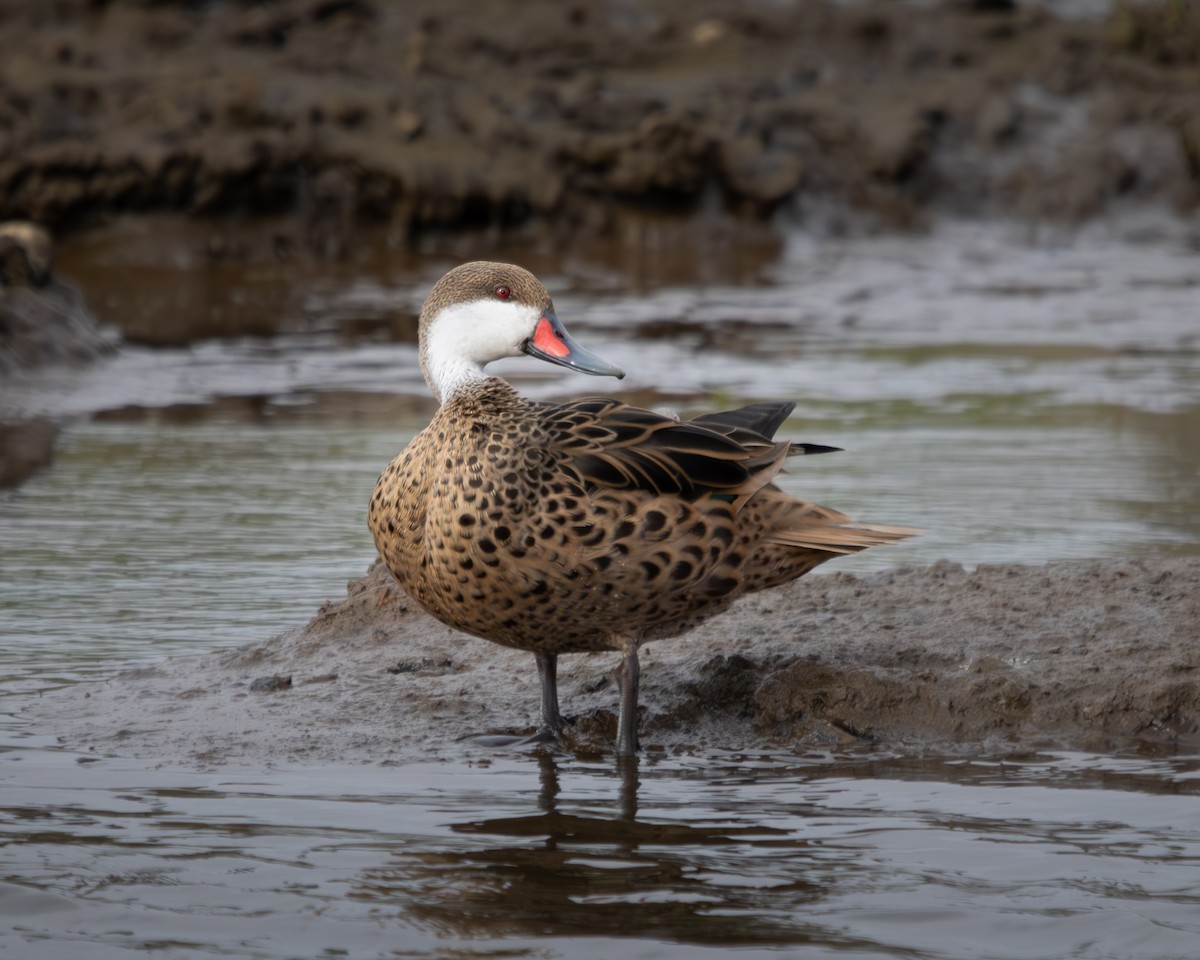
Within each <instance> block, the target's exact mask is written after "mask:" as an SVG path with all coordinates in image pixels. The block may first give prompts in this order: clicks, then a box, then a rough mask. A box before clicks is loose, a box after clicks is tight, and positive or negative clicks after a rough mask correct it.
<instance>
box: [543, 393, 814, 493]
mask: <svg viewBox="0 0 1200 960" xmlns="http://www.w3.org/2000/svg"><path fill="white" fill-rule="evenodd" d="M792 406H793V404H791V403H760V404H754V405H752V406H749V407H743V408H741V409H740V410H730V411H725V412H723V413H715V414H707V415H705V416H703V417H697V418H696V419H695V420H684V421H679V420H676V419H674V418H673V417H669V416H665V415H663V414H660V413H654V412H653V411H650V410H643V409H639V408H637V407H631V406H629V405H628V404H625V403H622V402H621V401H619V400H611V399H605V398H598V397H597V398H593V397H588V398H585V399H582V400H575V401H571V402H568V403H562V404H546V403H541V404H538V408H539V411H538V412H539V415H540V419H541V422H542V424H543V426H544V427H545V428H546V429H547V430H548V432H549V434H550V442H551V445H552V446H554V447H556V448H557V449H559V450H560V451H562V453H563V454H565V455H566V457H567V461H568V463H569V465H570V466H571V467H573V468H574V469H575V471H576V472H577V473H578V474H579V476H580V478H581V479H582V480H583V481H584V482H585V483H587V484H588V485H590V486H592V487H606V488H609V489H621V490H626V489H637V490H648V491H651V492H653V493H658V494H678V495H680V496H684V497H687V498H689V499H694V498H697V497H701V496H704V495H705V494H709V493H716V494H723V495H733V496H735V497H737V498H738V499H744V498H746V497H747V496H749V495H750V494H752V493H753V492H755V491H757V490H759V489H761V488H762V487H763V486H764V485H766V484H767V483H769V482H770V480H771V478H772V477H773V476H774V475H775V474H776V473H777V472H778V470H779V466H780V464H781V463H782V460H783V458H784V457H785V456H787V454H788V453H789V451H790V449H791V447H792V444H789V443H788V442H787V441H783V442H774V441H772V440H771V439H769V438H770V435H771V434H773V433H774V432H775V430H776V429H778V427H779V424H780V423H782V422H783V420H784V419H786V417H787V415H788V413H789V412H790V411H791V409H792Z"/></svg>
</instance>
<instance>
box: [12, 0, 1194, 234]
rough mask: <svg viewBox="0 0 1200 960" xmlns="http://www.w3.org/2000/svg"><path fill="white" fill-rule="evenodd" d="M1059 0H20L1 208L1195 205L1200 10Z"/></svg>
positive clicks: (378, 215)
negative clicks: (1056, 5)
mask: <svg viewBox="0 0 1200 960" xmlns="http://www.w3.org/2000/svg"><path fill="white" fill-rule="evenodd" d="M1142 6H1145V7H1148V8H1149V11H1148V12H1143V11H1142V10H1141V7H1142ZM1051 7H1052V5H1050V4H1040V5H1036V6H1035V5H1032V4H1028V3H1021V2H1016V0H1014V2H945V3H938V4H907V3H896V2H891V0H888V2H855V3H833V2H811V3H797V4H767V3H762V4H744V3H740V2H733V0H717V2H710V3H705V4H700V5H697V4H693V3H689V2H685V0H654V2H651V3H636V4H630V3H588V2H577V3H570V4H562V3H557V2H553V0H535V2H527V3H521V4H506V3H496V2H493V0H436V2H434V0H418V2H413V3H404V4H394V3H383V2H379V0H275V2H272V3H266V4H260V3H253V4H251V3H241V2H232V3H217V2H199V3H187V4H162V3H138V2H122V0H114V2H95V0H62V2H58V3H55V4H53V5H45V4H28V3H5V4H3V6H2V7H0V23H2V25H3V29H2V30H0V64H3V67H2V68H0V216H8V217H12V216H19V217H29V218H34V219H37V220H39V221H40V222H43V223H46V224H50V225H54V226H63V227H66V226H69V225H72V224H77V223H80V222H89V221H94V220H95V219H96V218H97V217H100V218H103V217H105V216H107V215H109V214H112V213H122V212H127V211H130V210H176V211H178V210H182V211H189V212H191V213H195V214H223V213H235V214H238V215H243V214H249V215H252V216H257V215H263V214H266V213H278V212H292V213H295V214H297V215H298V219H297V221H296V230H295V234H294V238H293V239H294V240H295V241H296V242H297V243H300V244H303V245H305V246H307V247H308V248H310V249H312V250H313V251H315V252H317V253H320V254H331V255H336V254H338V253H340V252H343V251H344V250H345V249H346V248H347V247H348V246H349V245H351V244H352V228H353V225H354V223H355V222H356V221H358V220H372V221H384V222H387V223H391V224H394V225H395V226H396V227H398V228H400V229H401V230H405V231H411V230H415V229H420V228H424V227H429V226H437V225H447V226H455V227H458V226H463V225H468V224H491V225H499V226H512V225H514V224H518V223H522V222H527V221H529V220H530V219H531V218H537V219H542V220H544V219H545V218H553V219H555V220H557V221H559V222H562V223H565V224H568V225H569V227H570V231H571V234H572V235H574V236H578V235H586V234H589V233H595V232H597V231H602V230H603V229H604V228H605V224H606V222H607V219H608V211H609V210H611V208H612V205H613V204H614V202H615V203H618V204H619V203H636V204H647V203H649V204H653V205H656V206H666V207H668V208H671V209H680V210H683V211H690V212H695V211H700V210H711V209H712V208H713V207H714V206H723V207H725V208H726V209H728V210H731V211H733V212H735V213H737V214H740V215H749V216H752V217H754V216H763V215H766V214H769V213H771V212H772V211H774V210H776V209H778V208H780V207H781V206H785V205H787V206H789V207H790V208H791V209H792V210H793V211H794V212H795V213H796V214H797V215H798V216H799V217H800V218H801V219H806V220H809V221H813V220H825V219H828V218H832V220H833V222H834V223H836V222H838V221H839V219H840V218H841V217H842V216H843V214H845V213H848V212H849V213H853V214H856V215H859V216H860V217H861V215H866V218H867V220H868V221H875V222H879V223H883V224H887V225H902V226H903V225H909V224H912V223H914V222H917V221H919V220H920V219H921V217H922V216H923V214H924V213H925V212H927V211H929V210H946V211H952V212H957V213H973V214H987V213H1003V214H1004V215H1013V214H1016V215H1019V216H1025V217H1029V218H1033V219H1037V220H1042V219H1050V220H1055V221H1063V220H1066V221H1077V220H1081V219H1085V218H1088V217H1091V216H1094V215H1096V214H1099V213H1102V212H1105V211H1108V210H1110V209H1111V208H1112V206H1113V205H1114V204H1115V203H1118V202H1122V201H1127V200H1136V201H1145V202H1152V203H1156V204H1160V205H1163V206H1167V207H1172V208H1180V207H1182V208H1186V209H1190V208H1191V207H1193V206H1194V205H1195V203H1196V200H1197V193H1198V191H1197V183H1198V179H1200V147H1198V146H1197V145H1198V144H1200V105H1198V101H1197V99H1196V97H1195V90H1196V88H1197V81H1198V76H1200V74H1198V69H1200V66H1198V64H1200V53H1198V51H1197V44H1196V43H1195V42H1194V36H1195V31H1196V24H1197V20H1196V18H1195V17H1193V11H1192V8H1189V7H1188V6H1187V5H1179V4H1172V3H1161V4H1154V3H1152V4H1148V5H1138V7H1134V8H1121V7H1115V8H1114V9H1117V10H1118V12H1116V13H1114V14H1112V15H1110V16H1100V17H1093V18H1082V19H1079V18H1077V19H1070V20H1060V19H1057V18H1056V17H1054V16H1053V15H1051V14H1050V13H1049V12H1047V10H1048V9H1050V8H1051ZM1189 38H1192V39H1189Z"/></svg>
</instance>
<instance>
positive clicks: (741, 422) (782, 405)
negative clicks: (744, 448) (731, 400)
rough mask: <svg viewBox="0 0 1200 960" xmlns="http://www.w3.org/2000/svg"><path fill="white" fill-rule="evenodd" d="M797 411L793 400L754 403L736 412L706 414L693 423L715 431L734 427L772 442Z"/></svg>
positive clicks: (739, 408) (723, 411)
mask: <svg viewBox="0 0 1200 960" xmlns="http://www.w3.org/2000/svg"><path fill="white" fill-rule="evenodd" d="M795 409H796V404H795V403H793V402H792V401H791V400H776V401H774V402H773V403H752V404H750V405H749V406H747V407H738V409H736V410H720V411H718V412H717V413H706V414H704V415H703V416H699V417H696V418H694V419H693V420H692V423H699V424H703V425H704V426H706V427H712V428H713V429H714V430H722V432H724V431H723V428H725V427H734V428H739V429H742V430H749V431H750V432H751V433H756V434H758V435H759V437H762V438H765V439H767V440H770V439H771V438H772V437H773V436H775V431H776V430H778V429H779V428H780V426H782V425H783V421H784V420H786V419H787V418H788V416H789V414H791V412H792V411H793V410H795Z"/></svg>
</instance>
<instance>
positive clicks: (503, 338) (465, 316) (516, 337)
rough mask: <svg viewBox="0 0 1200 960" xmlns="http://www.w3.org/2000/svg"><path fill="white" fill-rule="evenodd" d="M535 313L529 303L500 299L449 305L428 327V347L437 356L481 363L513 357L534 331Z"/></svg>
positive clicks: (519, 351) (537, 314)
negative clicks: (504, 301)
mask: <svg viewBox="0 0 1200 960" xmlns="http://www.w3.org/2000/svg"><path fill="white" fill-rule="evenodd" d="M538 316H539V313H538V311H537V310H534V309H533V308H532V307H527V306H524V305H520V304H515V303H502V302H501V301H499V300H476V301H474V302H472V303H463V304H458V305H457V306H453V307H448V308H447V309H445V310H443V311H442V312H441V314H439V316H438V318H437V321H436V322H435V323H434V325H433V328H432V329H431V330H430V331H429V350H430V353H431V354H434V355H437V356H439V357H445V358H449V357H454V356H457V357H460V358H462V359H464V360H468V361H470V362H472V363H476V364H479V365H480V366H483V365H484V364H486V363H490V362H491V361H493V360H499V359H501V358H502V357H515V356H518V355H519V354H520V353H521V347H522V346H523V345H524V343H525V341H526V340H528V339H529V338H530V337H531V336H532V335H533V330H534V327H536V326H537V320H538Z"/></svg>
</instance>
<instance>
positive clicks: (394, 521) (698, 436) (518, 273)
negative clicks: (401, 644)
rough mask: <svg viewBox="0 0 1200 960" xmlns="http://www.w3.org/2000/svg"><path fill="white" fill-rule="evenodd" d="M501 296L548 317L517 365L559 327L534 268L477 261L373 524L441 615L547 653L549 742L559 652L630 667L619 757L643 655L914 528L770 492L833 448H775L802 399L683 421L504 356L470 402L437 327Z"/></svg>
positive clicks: (426, 344)
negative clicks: (518, 376) (787, 471)
mask: <svg viewBox="0 0 1200 960" xmlns="http://www.w3.org/2000/svg"><path fill="white" fill-rule="evenodd" d="M497 289H500V290H501V291H502V292H503V291H510V294H509V297H510V298H511V299H510V305H511V306H512V308H513V310H514V311H517V310H518V309H519V308H520V306H521V305H522V304H524V305H532V307H533V310H532V311H531V313H530V316H532V317H533V318H534V319H533V321H531V322H530V325H529V330H528V332H527V333H526V341H525V343H524V344H523V345H518V346H517V348H516V349H514V350H513V351H512V352H513V353H516V352H520V351H521V349H526V350H528V340H529V339H530V338H532V337H533V333H534V326H533V324H534V323H536V322H538V319H539V318H541V319H544V318H545V317H547V316H549V317H553V316H554V315H553V306H552V304H551V301H550V297H549V295H548V294H547V293H546V291H545V289H544V288H543V287H542V285H541V284H540V283H539V282H538V281H537V280H536V279H535V278H533V276H532V275H530V274H528V273H527V272H526V271H524V270H521V269H520V268H518V267H512V266H509V265H504V264H479V263H476V264H468V265H465V266H463V267H459V268H457V269H456V270H453V271H451V272H450V273H449V274H447V276H446V277H444V278H443V279H442V281H440V282H439V283H438V285H437V287H435V290H434V293H433V294H432V295H431V296H430V299H429V301H428V302H427V303H426V305H425V308H424V310H423V311H422V315H421V359H422V367H423V369H424V371H425V374H426V379H427V380H429V381H430V387H431V389H433V391H434V392H435V394H437V395H438V396H440V397H441V399H442V405H441V407H440V409H439V410H438V412H437V414H436V415H435V416H434V418H433V420H432V422H431V423H430V424H429V426H428V427H426V428H425V430H423V431H422V432H421V433H420V434H418V435H417V437H416V438H414V439H413V441H412V442H411V443H410V444H409V445H408V447H407V448H406V449H405V450H404V451H403V452H402V453H400V454H399V455H398V456H397V457H396V458H395V459H394V460H393V461H392V462H391V464H389V465H388V467H387V469H386V470H385V471H384V472H383V475H382V476H381V477H380V478H379V482H378V484H377V485H376V487H375V492H374V496H373V498H372V501H371V507H370V517H369V521H370V526H371V532H372V534H373V535H374V538H375V543H376V546H377V547H378V549H379V552H380V555H381V556H382V557H383V560H384V562H385V563H386V564H387V566H388V569H390V570H391V571H392V573H393V574H394V575H395V576H396V578H397V580H399V581H400V583H401V585H403V587H404V588H405V589H406V590H407V591H408V593H409V594H411V595H412V597H413V598H414V599H415V600H416V601H417V602H418V603H420V604H421V605H422V606H423V607H424V608H425V609H426V610H428V611H429V612H430V613H431V614H433V615H434V616H435V617H437V618H438V619H440V620H442V621H443V622H445V623H447V624H450V625H451V626H453V627H457V628H458V629H460V630H463V631H466V632H467V633H471V634H474V635H475V636H478V637H483V638H485V639H487V640H491V641H494V642H495V643H499V644H504V645H506V646H510V647H516V648H519V649H522V650H529V651H532V652H533V653H535V654H536V655H537V656H538V664H539V667H540V668H541V670H542V674H543V717H542V719H543V726H544V728H546V732H547V733H551V734H557V733H558V732H559V730H560V727H561V720H560V718H559V717H558V714H557V696H556V693H555V691H554V657H556V656H557V655H558V654H561V653H581V652H590V651H598V650H619V651H621V652H622V653H623V654H624V655H625V658H626V662H625V665H624V676H623V702H622V723H621V727H622V730H621V735H620V739H621V743H620V744H619V748H620V749H622V750H623V751H632V750H634V749H636V735H635V733H634V722H635V720H634V718H635V714H634V710H635V708H636V685H637V684H636V677H637V659H636V652H637V647H638V646H639V645H641V644H642V643H645V642H646V641H648V640H655V639H661V638H665V637H671V636H675V635H677V634H680V633H682V632H684V631H686V630H688V629H689V628H691V627H693V626H695V625H697V624H699V623H700V622H702V621H703V620H705V619H706V618H708V617H711V616H712V615H713V614H716V613H720V612H721V611H723V610H725V609H726V608H727V607H728V606H729V605H730V604H731V603H732V602H733V601H734V600H735V599H737V598H738V597H739V596H741V595H742V594H745V593H747V592H750V591H756V590H763V589H766V588H768V587H773V586H777V585H779V584H782V583H786V582H788V581H790V580H794V579H796V578H797V577H800V576H802V575H804V574H805V573H807V572H808V571H809V570H812V569H813V568H814V567H816V566H817V565H818V564H821V563H824V562H825V561H826V560H830V559H832V558H833V557H835V556H838V555H839V554H846V553H855V552H858V551H860V550H863V549H865V548H867V547H870V546H874V545H876V544H881V543H886V542H888V541H893V540H897V539H900V538H902V537H905V536H908V535H909V534H910V533H912V531H911V530H908V529H904V528H895V527H878V526H865V525H861V524H856V523H854V522H853V521H851V520H850V518H849V517H847V516H846V515H845V514H842V513H839V512H838V511H836V510H832V509H830V508H828V507H822V506H818V505H816V504H813V503H809V502H806V501H804V500H798V499H796V498H794V497H790V496H788V495H786V494H784V493H783V492H782V491H780V490H779V489H778V488H777V487H776V486H775V485H774V484H772V482H771V481H772V479H773V478H774V477H775V475H776V474H777V473H778V472H779V471H780V469H781V468H782V466H783V463H784V461H785V459H786V458H787V457H788V456H789V455H794V454H798V453H805V452H817V451H823V450H825V449H828V448H809V449H806V448H805V447H803V446H802V445H793V444H791V443H789V442H787V441H774V440H772V439H771V435H772V434H773V433H774V431H775V429H776V428H777V427H778V425H779V424H780V423H781V422H782V421H783V420H784V419H785V418H786V416H787V415H788V413H789V412H790V411H791V409H792V404H791V403H787V402H782V403H767V404H758V405H754V406H750V407H745V408H742V409H740V410H734V411H729V412H726V413H718V414H710V415H708V416H705V417H700V418H698V419H696V420H692V421H684V422H680V421H677V420H675V419H673V418H671V417H668V416H664V415H662V414H658V413H654V412H651V411H648V410H641V409H638V408H635V407H631V406H629V405H627V404H625V403H621V402H619V401H616V400H611V399H604V398H598V397H590V398H585V399H581V400H574V401H571V402H568V403H561V404H548V403H539V402H534V401H530V400H526V399H524V398H522V397H521V396H519V395H518V394H517V392H516V391H515V390H514V389H513V388H512V386H510V385H509V384H508V383H507V382H505V381H504V380H501V379H499V378H496V377H487V376H485V375H483V373H482V364H483V363H486V362H488V361H490V360H492V359H499V356H504V355H509V354H506V353H501V354H497V356H488V357H486V358H484V359H482V361H481V362H480V363H479V364H478V369H477V370H472V371H471V374H470V376H467V377H465V378H462V379H460V382H459V383H458V385H457V388H453V389H452V388H450V387H448V385H447V384H443V383H439V382H437V381H436V374H432V373H431V369H433V368H436V367H437V366H438V361H439V360H444V359H445V358H433V357H431V356H430V349H431V348H430V343H431V341H432V339H433V338H432V337H431V336H430V332H431V330H433V328H434V326H435V324H436V323H437V322H438V318H439V316H440V315H441V314H442V312H443V311H444V310H446V309H447V308H450V307H455V306H461V305H466V304H472V303H483V304H487V305H488V308H489V310H490V311H491V312H490V314H489V316H492V317H499V316H501V313H498V312H497V311H496V310H495V303H494V301H496V300H497V297H496V290H497ZM518 301H519V302H518ZM554 319H555V323H557V318H554ZM480 322H481V323H482V322H484V320H483V315H482V314H481V315H480ZM500 322H501V323H503V322H505V321H503V320H501V321H500ZM438 342H439V344H442V345H443V346H444V344H445V339H444V338H439V339H438ZM566 343H568V344H569V345H570V346H571V347H573V346H574V345H573V343H571V341H570V340H569V338H568V339H567V340H566ZM461 348H462V351H463V352H464V354H468V353H470V352H471V351H470V345H469V344H462V345H461ZM559 362H562V361H559ZM443 366H446V367H453V366H454V365H453V364H443ZM459 366H461V365H459ZM456 369H458V368H457V367H456ZM585 369H586V368H585ZM460 374H461V371H460ZM629 699H633V701H634V702H633V703H628V702H625V701H626V700H629Z"/></svg>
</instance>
